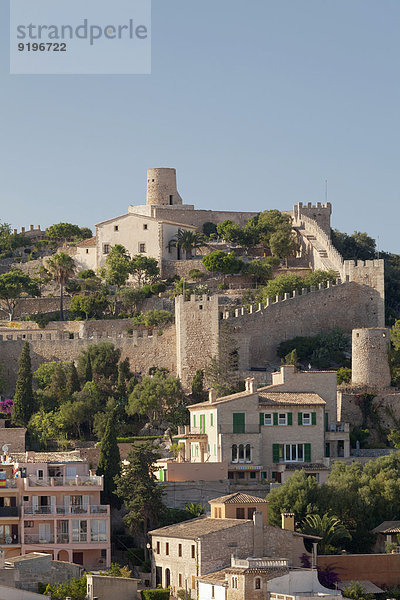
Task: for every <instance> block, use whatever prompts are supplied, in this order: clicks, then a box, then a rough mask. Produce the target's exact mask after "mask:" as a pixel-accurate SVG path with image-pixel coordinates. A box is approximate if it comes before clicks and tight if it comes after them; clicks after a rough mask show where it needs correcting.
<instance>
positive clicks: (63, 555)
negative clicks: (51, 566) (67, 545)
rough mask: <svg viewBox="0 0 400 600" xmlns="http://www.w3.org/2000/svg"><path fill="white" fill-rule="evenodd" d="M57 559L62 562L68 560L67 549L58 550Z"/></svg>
mask: <svg viewBox="0 0 400 600" xmlns="http://www.w3.org/2000/svg"><path fill="white" fill-rule="evenodd" d="M57 560H62V561H63V562H70V558H69V554H68V550H60V551H59V553H58V557H57Z"/></svg>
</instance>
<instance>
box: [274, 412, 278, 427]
mask: <svg viewBox="0 0 400 600" xmlns="http://www.w3.org/2000/svg"><path fill="white" fill-rule="evenodd" d="M274 425H278V413H274Z"/></svg>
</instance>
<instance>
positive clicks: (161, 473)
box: [160, 469, 164, 481]
mask: <svg viewBox="0 0 400 600" xmlns="http://www.w3.org/2000/svg"><path fill="white" fill-rule="evenodd" d="M160 481H164V469H160Z"/></svg>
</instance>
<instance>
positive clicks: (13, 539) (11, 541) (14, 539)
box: [0, 535, 21, 546]
mask: <svg viewBox="0 0 400 600" xmlns="http://www.w3.org/2000/svg"><path fill="white" fill-rule="evenodd" d="M20 544H21V538H20V537H19V535H6V536H2V537H0V546H18V545H20Z"/></svg>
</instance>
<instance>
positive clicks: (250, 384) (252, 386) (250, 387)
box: [244, 377, 256, 394]
mask: <svg viewBox="0 0 400 600" xmlns="http://www.w3.org/2000/svg"><path fill="white" fill-rule="evenodd" d="M244 382H245V386H246V392H249V393H250V394H254V392H255V391H256V383H255V381H254V377H246V379H245V380H244Z"/></svg>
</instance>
